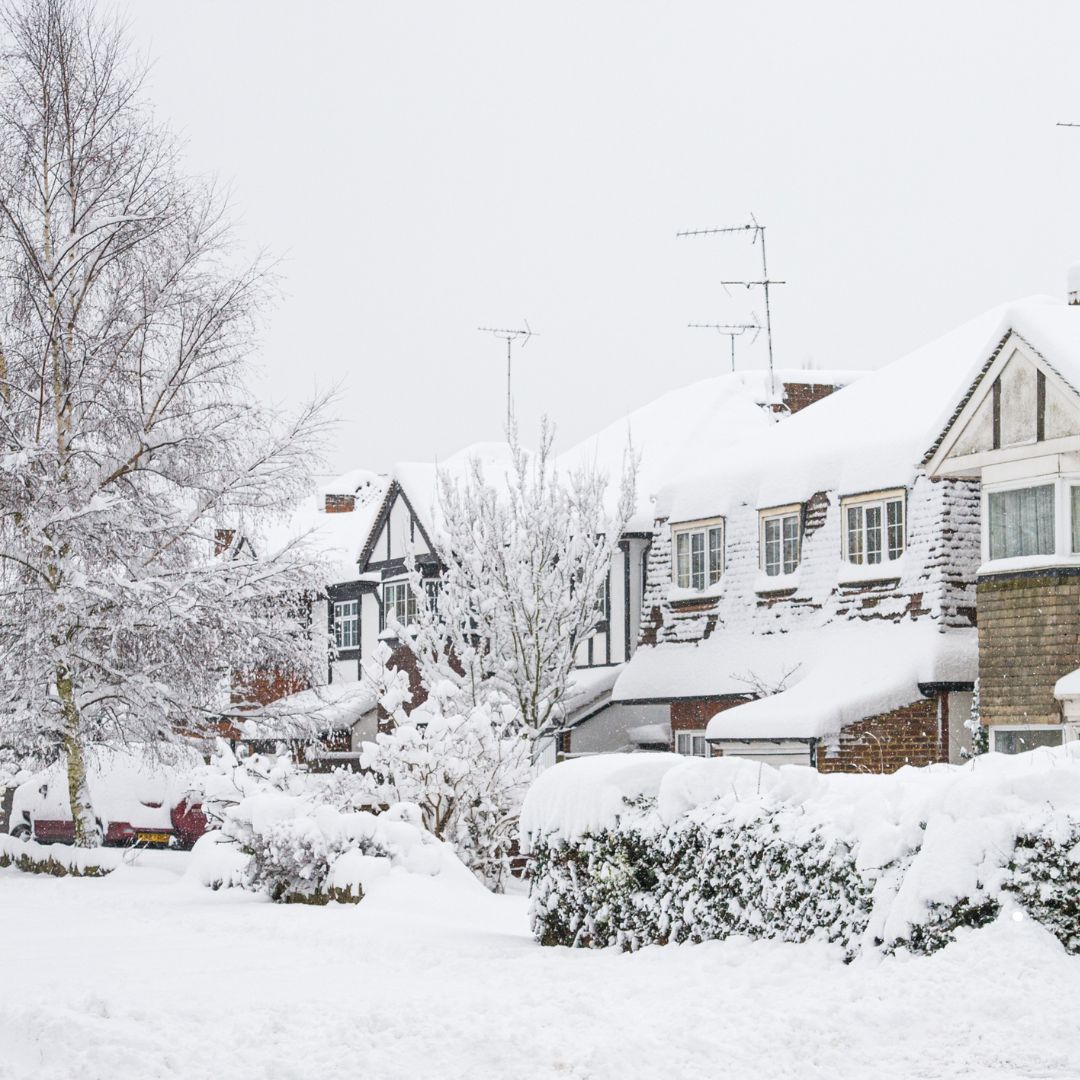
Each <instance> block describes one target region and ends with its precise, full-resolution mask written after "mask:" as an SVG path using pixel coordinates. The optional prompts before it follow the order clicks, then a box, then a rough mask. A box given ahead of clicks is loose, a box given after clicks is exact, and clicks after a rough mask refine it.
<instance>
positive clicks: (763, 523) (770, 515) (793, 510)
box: [758, 503, 802, 577]
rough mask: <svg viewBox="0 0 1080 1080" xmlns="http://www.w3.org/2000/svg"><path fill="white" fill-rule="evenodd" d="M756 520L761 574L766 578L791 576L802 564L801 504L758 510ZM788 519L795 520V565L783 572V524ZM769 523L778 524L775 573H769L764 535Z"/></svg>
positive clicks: (784, 560)
mask: <svg viewBox="0 0 1080 1080" xmlns="http://www.w3.org/2000/svg"><path fill="white" fill-rule="evenodd" d="M758 513H759V520H758V552H759V566H760V569H761V572H762V573H763V574H765V575H767V576H768V577H783V576H784V575H786V574H793V573H795V571H796V570H798V569H799V566H800V564H801V563H802V503H793V504H792V505H790V506H771V507H769V509H767V510H760V511H759V512H758ZM789 518H794V519H795V565H794V566H793V567H792V568H791V569H790V570H785V569H784V565H785V563H786V561H787V560H786V559H785V557H784V549H785V546H786V541H785V539H784V522H785V521H786V520H788V519H789ZM770 521H779V522H780V562H779V565H778V566H777V569H776V572H775V573H770V572H769V559H768V547H767V544H766V539H765V534H766V530H767V525H768V523H769V522H770Z"/></svg>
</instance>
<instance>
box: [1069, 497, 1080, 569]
mask: <svg viewBox="0 0 1080 1080" xmlns="http://www.w3.org/2000/svg"><path fill="white" fill-rule="evenodd" d="M1069 498H1070V501H1071V517H1072V553H1073V554H1074V555H1080V487H1074V488H1070V489H1069Z"/></svg>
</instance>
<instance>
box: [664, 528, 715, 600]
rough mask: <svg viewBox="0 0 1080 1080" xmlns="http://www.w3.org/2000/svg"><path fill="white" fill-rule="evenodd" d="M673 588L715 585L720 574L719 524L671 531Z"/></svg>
mask: <svg viewBox="0 0 1080 1080" xmlns="http://www.w3.org/2000/svg"><path fill="white" fill-rule="evenodd" d="M672 537H673V540H674V546H675V567H674V570H675V584H676V585H678V586H679V588H680V589H704V588H706V587H708V586H709V585H715V584H716V583H717V582H718V581H719V580H720V577H721V575H722V574H723V572H724V523H723V521H712V522H700V523H698V522H695V523H693V524H691V525H688V526H679V527H678V528H673V529H672Z"/></svg>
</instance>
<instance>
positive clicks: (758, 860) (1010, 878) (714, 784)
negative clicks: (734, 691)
mask: <svg viewBox="0 0 1080 1080" xmlns="http://www.w3.org/2000/svg"><path fill="white" fill-rule="evenodd" d="M522 839H523V843H524V844H525V845H526V846H527V847H528V849H529V852H530V856H531V861H532V875H533V881H532V906H531V914H532V922H533V931H534V933H535V935H536V937H537V939H538V940H539V941H540V942H541V943H543V944H551V945H574V946H581V947H598V946H605V945H617V946H620V947H622V948H627V949H635V948H639V947H641V946H642V945H646V944H651V943H664V942H669V941H701V940H705V939H709V938H723V937H727V936H729V935H731V934H741V935H746V936H749V937H769V938H779V939H782V940H785V941H807V940H811V939H817V940H824V941H831V942H837V943H840V944H842V945H843V946H844V947H845V948H846V949H847V951H848V953H849V954H851V955H853V954H855V953H856V952H858V951H860V950H861V949H864V948H867V947H871V948H883V949H885V950H887V951H896V950H899V949H906V950H909V951H912V952H920V953H928V952H933V951H934V950H936V949H938V948H940V947H942V946H943V945H945V944H947V943H948V942H949V941H951V940H953V938H954V936H955V932H956V930H957V929H959V928H960V927H962V926H979V925H982V924H984V923H986V922H988V921H990V920H991V919H993V918H994V917H995V916H996V915H997V914H998V912H999V911H1000V909H1001V907H1002V905H1003V904H1013V903H1018V904H1019V906H1020V907H1021V908H1022V909H1024V910H1025V911H1026V912H1027V913H1028V915H1030V916H1031V917H1032V918H1035V919H1037V920H1038V921H1039V922H1041V923H1043V924H1045V925H1046V926H1047V927H1048V928H1049V929H1050V930H1051V931H1052V932H1053V933H1055V934H1056V935H1057V937H1058V938H1059V939H1060V940H1061V941H1062V942H1063V943H1064V944H1065V946H1066V948H1068V949H1070V950H1073V951H1076V950H1080V866H1078V863H1080V755H1078V754H1077V753H1075V752H1074V751H1072V748H1063V749H1061V750H1055V751H1046V750H1040V751H1035V752H1033V753H1030V754H1025V755H1020V756H1018V757H1006V756H1004V755H989V756H983V757H980V758H978V759H976V760H974V761H972V762H970V763H968V764H966V765H964V766H953V767H950V766H934V767H931V768H927V769H903V770H901V771H900V772H898V773H896V774H893V775H892V776H837V775H831V776H823V775H821V774H819V773H817V772H815V771H814V770H812V769H809V768H805V767H801V766H785V767H783V768H781V769H779V770H776V769H773V768H770V767H769V766H767V765H763V764H759V763H752V762H747V761H740V760H736V759H723V758H718V759H712V760H696V761H694V760H687V759H685V758H679V757H677V756H676V755H670V754H650V755H628V756H615V755H613V756H605V757H594V758H583V759H579V760H577V761H572V762H566V763H564V764H562V765H559V766H556V767H555V768H554V769H551V770H549V771H548V772H547V773H544V774H542V775H541V776H540V777H539V778H538V779H537V781H536V783H535V784H534V785H533V787H532V789H531V790H530V792H529V795H528V797H527V799H526V802H525V807H524V810H523V813H522Z"/></svg>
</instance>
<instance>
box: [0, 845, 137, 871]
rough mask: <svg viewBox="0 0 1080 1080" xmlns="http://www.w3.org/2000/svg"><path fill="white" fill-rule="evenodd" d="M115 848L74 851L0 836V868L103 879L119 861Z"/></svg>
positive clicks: (118, 852)
mask: <svg viewBox="0 0 1080 1080" xmlns="http://www.w3.org/2000/svg"><path fill="white" fill-rule="evenodd" d="M123 858H124V853H123V852H122V851H118V850H117V849H116V848H76V847H69V846H68V845H66V844H39V843H37V842H36V841H34V840H20V839H18V838H17V837H14V836H0V867H8V866H14V867H15V869H16V870H23V871H25V872H26V873H28V874H48V875H50V876H51V877H69V876H70V877H104V876H105V875H106V874H108V873H111V872H112V871H113V870H115V869H116V868H117V867H118V866H119V865H120V864H121V862H123Z"/></svg>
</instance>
